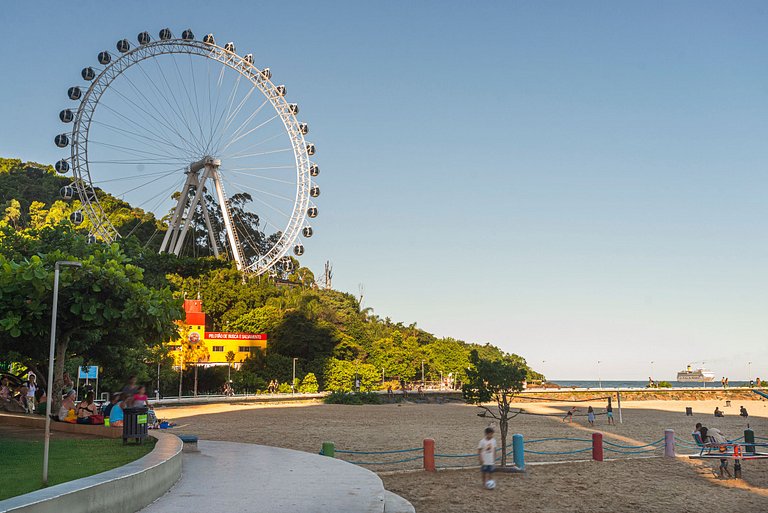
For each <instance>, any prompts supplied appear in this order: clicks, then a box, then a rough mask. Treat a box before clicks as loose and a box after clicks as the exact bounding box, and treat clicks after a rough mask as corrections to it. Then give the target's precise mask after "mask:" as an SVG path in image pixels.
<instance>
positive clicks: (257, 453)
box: [142, 440, 413, 513]
mask: <svg viewBox="0 0 768 513" xmlns="http://www.w3.org/2000/svg"><path fill="white" fill-rule="evenodd" d="M198 447H199V448H200V452H199V453H185V454H184V461H183V470H182V478H181V480H180V481H179V482H178V483H177V484H176V486H174V487H173V488H171V490H170V491H169V492H168V493H167V494H165V495H164V496H162V497H161V498H160V499H158V500H157V501H156V502H155V503H154V504H151V505H150V506H148V507H147V508H145V509H143V510H142V512H143V513H197V512H200V513H212V512H217V511H225V512H227V513H239V512H242V513H246V512H247V513H347V512H349V513H384V512H385V502H386V503H387V504H391V505H392V507H391V508H387V509H386V511H387V513H401V512H402V513H407V512H409V511H410V512H413V507H412V506H410V504H409V503H407V502H405V504H403V502H399V501H397V500H396V499H400V498H399V497H397V496H394V497H389V498H387V496H388V495H390V494H389V493H388V492H386V491H385V490H384V486H383V484H382V482H381V479H379V477H378V476H377V475H376V474H374V473H373V472H371V471H369V470H367V469H364V468H362V467H358V466H357V465H352V464H350V463H346V462H344V461H341V460H337V459H333V458H328V457H325V456H320V455H317V454H310V453H306V452H300V451H293V450H290V449H279V448H276V447H267V446H263V445H254V444H241V443H233V442H213V441H203V440H201V441H200V442H199V444H198ZM400 501H402V499H400Z"/></svg>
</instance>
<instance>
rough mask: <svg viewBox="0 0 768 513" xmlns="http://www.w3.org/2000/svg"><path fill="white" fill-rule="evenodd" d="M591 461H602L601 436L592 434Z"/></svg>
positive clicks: (600, 434)
mask: <svg viewBox="0 0 768 513" xmlns="http://www.w3.org/2000/svg"><path fill="white" fill-rule="evenodd" d="M592 459H593V460H595V461H603V434H602V433H592Z"/></svg>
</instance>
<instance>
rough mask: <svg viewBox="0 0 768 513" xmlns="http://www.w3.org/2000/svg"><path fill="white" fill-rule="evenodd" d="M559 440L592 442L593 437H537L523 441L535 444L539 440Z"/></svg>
mask: <svg viewBox="0 0 768 513" xmlns="http://www.w3.org/2000/svg"><path fill="white" fill-rule="evenodd" d="M559 441H569V442H589V443H592V439H591V438H537V439H535V440H525V441H523V443H524V444H535V443H539V442H559Z"/></svg>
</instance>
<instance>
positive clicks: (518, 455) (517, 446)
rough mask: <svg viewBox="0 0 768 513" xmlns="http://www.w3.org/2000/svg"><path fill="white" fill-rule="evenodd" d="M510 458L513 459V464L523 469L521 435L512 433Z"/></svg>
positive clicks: (523, 453)
mask: <svg viewBox="0 0 768 513" xmlns="http://www.w3.org/2000/svg"><path fill="white" fill-rule="evenodd" d="M512 458H513V459H514V460H515V466H516V467H517V468H519V469H520V470H523V469H525V447H524V446H523V435H512Z"/></svg>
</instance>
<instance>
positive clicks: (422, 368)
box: [421, 360, 424, 386]
mask: <svg viewBox="0 0 768 513" xmlns="http://www.w3.org/2000/svg"><path fill="white" fill-rule="evenodd" d="M421 386H424V360H422V361H421Z"/></svg>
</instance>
